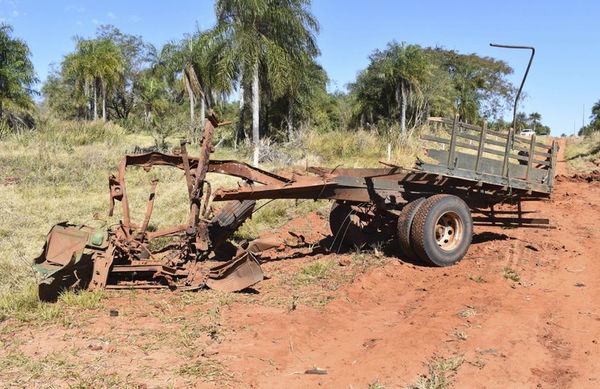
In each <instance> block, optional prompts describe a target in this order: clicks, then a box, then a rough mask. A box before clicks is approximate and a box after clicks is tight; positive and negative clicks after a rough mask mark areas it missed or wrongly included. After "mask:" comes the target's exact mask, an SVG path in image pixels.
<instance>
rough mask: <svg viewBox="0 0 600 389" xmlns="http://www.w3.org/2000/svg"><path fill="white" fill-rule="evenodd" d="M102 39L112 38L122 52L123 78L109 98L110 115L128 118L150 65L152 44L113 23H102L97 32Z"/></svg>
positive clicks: (97, 35)
mask: <svg viewBox="0 0 600 389" xmlns="http://www.w3.org/2000/svg"><path fill="white" fill-rule="evenodd" d="M96 37H97V38H98V39H101V40H110V41H111V42H113V43H114V45H115V46H116V47H117V48H118V49H119V51H120V52H121V58H122V59H123V63H122V65H123V66H122V74H121V77H122V80H121V82H118V83H117V84H116V85H115V87H114V88H113V93H111V94H109V96H108V100H107V106H108V110H109V112H110V116H112V117H116V118H118V119H127V118H128V117H129V114H130V113H131V112H132V110H133V109H134V104H135V100H136V96H135V93H134V91H135V90H136V88H137V84H138V82H139V80H140V77H141V76H142V73H143V71H144V69H145V68H147V67H148V66H149V65H150V60H151V48H152V47H151V45H149V44H147V43H145V42H144V40H143V39H142V37H141V36H136V35H129V34H125V33H123V32H122V31H121V30H119V29H118V28H116V27H115V26H112V25H102V26H100V27H99V28H98V31H97V32H96Z"/></svg>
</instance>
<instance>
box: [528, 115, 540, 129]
mask: <svg viewBox="0 0 600 389" xmlns="http://www.w3.org/2000/svg"><path fill="white" fill-rule="evenodd" d="M529 120H530V121H531V123H532V124H533V132H535V128H536V127H537V125H538V123H539V122H540V121H542V115H540V114H539V113H538V112H532V113H530V114H529Z"/></svg>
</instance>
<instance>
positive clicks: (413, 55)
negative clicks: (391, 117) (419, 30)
mask: <svg viewBox="0 0 600 389" xmlns="http://www.w3.org/2000/svg"><path fill="white" fill-rule="evenodd" d="M371 57H372V61H382V66H381V69H380V70H381V71H382V75H381V76H382V77H383V78H384V80H385V82H387V83H389V84H391V85H392V87H393V89H394V99H395V101H396V103H397V105H398V112H399V115H400V131H402V133H403V134H404V133H406V111H407V107H408V100H409V98H410V94H419V93H420V86H421V84H423V83H424V82H425V80H426V79H427V78H428V76H429V61H428V58H427V56H426V55H425V53H424V52H423V50H422V49H421V47H419V46H417V45H406V44H405V43H402V44H398V43H396V42H391V43H389V44H388V47H387V50H385V51H384V52H380V51H376V52H375V53H374V54H373V55H372V56H371Z"/></svg>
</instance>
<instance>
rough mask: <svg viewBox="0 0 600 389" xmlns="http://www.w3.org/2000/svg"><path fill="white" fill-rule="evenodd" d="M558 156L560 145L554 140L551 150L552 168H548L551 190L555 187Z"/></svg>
mask: <svg viewBox="0 0 600 389" xmlns="http://www.w3.org/2000/svg"><path fill="white" fill-rule="evenodd" d="M556 154H558V144H557V143H556V141H555V140H553V141H552V149H551V150H550V166H549V168H548V186H549V187H550V188H552V186H553V185H554V175H555V174H556Z"/></svg>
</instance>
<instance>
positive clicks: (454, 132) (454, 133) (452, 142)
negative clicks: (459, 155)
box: [448, 114, 458, 169]
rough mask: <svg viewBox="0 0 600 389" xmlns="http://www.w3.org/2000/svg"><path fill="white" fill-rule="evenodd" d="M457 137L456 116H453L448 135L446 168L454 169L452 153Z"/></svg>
mask: <svg viewBox="0 0 600 389" xmlns="http://www.w3.org/2000/svg"><path fill="white" fill-rule="evenodd" d="M457 136H458V114H456V115H455V116H454V122H453V123H452V134H451V135H450V147H449V148H448V168H449V169H454V168H455V167H456V163H455V162H456V161H455V160H454V151H455V150H456V137H457Z"/></svg>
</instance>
